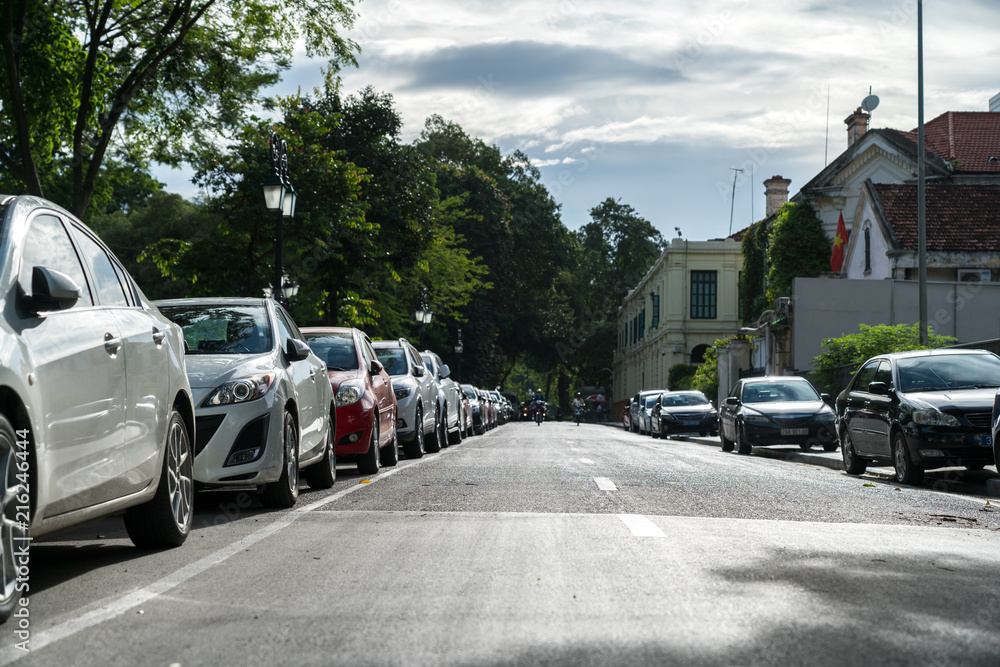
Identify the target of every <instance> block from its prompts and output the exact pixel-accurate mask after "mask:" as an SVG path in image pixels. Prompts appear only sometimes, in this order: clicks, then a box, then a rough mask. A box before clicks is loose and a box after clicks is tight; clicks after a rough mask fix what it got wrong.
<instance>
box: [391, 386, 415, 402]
mask: <svg viewBox="0 0 1000 667" xmlns="http://www.w3.org/2000/svg"><path fill="white" fill-rule="evenodd" d="M395 392H396V399H397V400H399V399H401V398H406V397H407V396H409V395H410V394H412V393H413V387H396V388H395Z"/></svg>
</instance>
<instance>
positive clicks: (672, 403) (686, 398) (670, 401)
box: [661, 394, 708, 408]
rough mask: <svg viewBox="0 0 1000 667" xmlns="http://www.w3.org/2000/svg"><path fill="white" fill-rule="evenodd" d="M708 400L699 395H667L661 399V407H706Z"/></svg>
mask: <svg viewBox="0 0 1000 667" xmlns="http://www.w3.org/2000/svg"><path fill="white" fill-rule="evenodd" d="M707 404H708V399H707V398H705V397H704V396H701V395H699V394H674V395H672V396H671V395H670V394H667V395H665V396H664V397H663V402H662V403H661V405H663V406H664V407H670V408H673V407H685V406H691V405H707Z"/></svg>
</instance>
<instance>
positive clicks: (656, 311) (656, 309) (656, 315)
mask: <svg viewBox="0 0 1000 667" xmlns="http://www.w3.org/2000/svg"><path fill="white" fill-rule="evenodd" d="M658 326H660V295H659V294H654V295H653V328H654V329H655V328H656V327H658Z"/></svg>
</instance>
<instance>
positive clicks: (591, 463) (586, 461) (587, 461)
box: [580, 459, 595, 466]
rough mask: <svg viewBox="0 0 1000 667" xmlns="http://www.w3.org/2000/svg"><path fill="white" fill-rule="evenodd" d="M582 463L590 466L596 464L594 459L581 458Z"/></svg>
mask: <svg viewBox="0 0 1000 667" xmlns="http://www.w3.org/2000/svg"><path fill="white" fill-rule="evenodd" d="M580 463H586V464H587V465H589V466H592V465H595V463H594V461H593V459H580Z"/></svg>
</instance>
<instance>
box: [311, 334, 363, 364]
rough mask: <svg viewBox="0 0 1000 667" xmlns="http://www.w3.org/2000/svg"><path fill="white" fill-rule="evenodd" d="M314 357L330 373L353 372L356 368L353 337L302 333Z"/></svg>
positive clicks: (356, 356) (356, 358)
mask: <svg viewBox="0 0 1000 667" xmlns="http://www.w3.org/2000/svg"><path fill="white" fill-rule="evenodd" d="M302 335H303V336H305V339H306V342H307V343H309V347H311V348H312V351H313V352H315V353H316V356H317V357H319V358H320V359H322V360H323V361H325V362H326V367H327V368H328V369H330V370H332V371H353V370H357V368H358V355H357V352H356V351H355V350H354V336H352V335H351V334H349V333H303V334H302Z"/></svg>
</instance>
